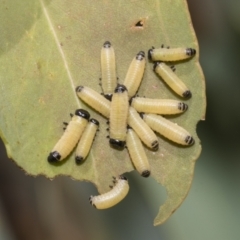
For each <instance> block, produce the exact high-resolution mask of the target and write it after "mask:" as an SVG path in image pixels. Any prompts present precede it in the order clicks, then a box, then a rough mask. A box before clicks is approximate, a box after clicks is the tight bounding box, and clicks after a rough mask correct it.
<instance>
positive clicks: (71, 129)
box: [48, 109, 90, 162]
mask: <svg viewBox="0 0 240 240" xmlns="http://www.w3.org/2000/svg"><path fill="white" fill-rule="evenodd" d="M89 117H90V114H89V113H88V112H87V111H86V110H83V109H78V110H76V112H75V115H74V116H73V117H72V119H71V121H70V122H69V123H68V125H67V128H66V130H65V131H64V133H63V135H62V137H61V138H60V139H59V141H58V142H57V144H56V145H55V146H54V148H53V150H52V152H51V153H50V154H49V156H48V161H49V162H59V161H62V160H63V159H64V158H66V157H67V156H68V155H69V154H70V152H71V151H72V150H73V148H74V147H75V146H76V144H77V142H78V140H79V139H80V137H81V135H82V133H83V131H84V129H85V127H86V126H87V123H88V119H89Z"/></svg>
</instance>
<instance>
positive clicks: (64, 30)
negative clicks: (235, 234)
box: [0, 0, 206, 225]
mask: <svg viewBox="0 0 240 240" xmlns="http://www.w3.org/2000/svg"><path fill="white" fill-rule="evenodd" d="M0 3H1V9H0V20H1V25H0V32H1V38H0V54H1V55H0V83H1V95H0V109H1V117H0V132H1V137H2V139H3V141H4V143H5V146H6V149H7V153H8V156H9V157H10V158H12V159H13V160H14V161H15V162H16V164H17V165H18V166H19V167H21V168H22V169H24V171H26V173H27V174H30V175H33V176H37V175H45V176H46V177H47V178H51V179H52V178H54V177H55V176H58V175H66V176H70V177H72V178H74V179H77V180H85V181H90V182H92V183H93V184H95V185H96V187H97V188H98V191H99V192H100V193H103V192H106V191H108V190H109V184H110V183H111V178H112V176H117V175H119V174H123V173H125V172H130V171H133V170H134V167H133V165H132V163H131V160H130V159H129V155H128V153H127V151H126V150H124V151H117V150H114V149H112V148H110V147H109V143H108V139H107V138H106V136H107V135H108V132H107V131H106V128H107V124H106V119H104V118H103V117H102V116H100V115H99V114H98V113H97V112H95V111H94V110H93V109H90V108H89V107H88V106H87V105H85V104H84V103H82V102H81V101H80V100H79V99H78V97H77V95H76V93H75V87H76V86H78V85H84V86H88V87H91V88H93V89H95V90H96V91H98V92H101V88H100V86H99V77H100V76H101V71H100V50H101V47H102V44H103V43H104V42H105V41H106V40H108V41H110V42H111V43H112V45H113V47H114V49H115V54H116V64H117V76H118V77H119V82H123V80H124V77H125V74H126V72H127V69H128V66H129V64H130V62H131V61H132V59H133V57H134V56H135V55H136V54H137V53H138V52H139V51H140V50H142V51H145V53H147V51H148V49H149V48H151V47H152V46H155V47H160V46H161V45H162V44H164V45H165V46H170V47H192V48H195V49H196V50H197V55H196V56H195V57H194V58H192V59H190V60H187V61H182V62H179V63H177V64H175V66H176V69H177V70H176V74H177V75H178V76H179V77H180V78H181V79H183V81H184V82H185V83H186V85H187V86H188V87H189V88H190V89H191V91H192V95H193V96H192V98H191V99H189V100H185V101H184V102H186V103H187V104H188V106H189V109H188V111H187V112H185V113H183V114H181V115H176V116H173V117H171V118H170V119H171V120H172V121H174V122H176V123H178V124H179V125H180V126H182V127H184V128H186V129H187V130H188V131H189V132H190V133H191V134H192V135H193V136H194V138H195V141H196V142H195V144H194V145H193V146H191V147H182V146H179V145H177V144H174V143H172V142H170V141H168V140H167V139H165V138H163V137H161V136H159V143H160V149H159V151H157V152H152V151H150V150H148V149H146V153H147V156H148V158H149V161H150V164H151V169H152V173H151V177H153V178H154V179H155V180H156V181H157V182H159V183H160V184H162V185H163V186H165V188H166V190H167V194H168V197H167V200H166V202H165V203H164V205H163V206H161V208H160V211H159V213H158V215H157V217H156V219H155V221H154V224H155V225H159V224H161V223H163V222H164V221H165V220H166V219H167V218H168V217H169V216H170V215H171V214H172V213H173V212H174V211H175V210H176V209H177V208H178V207H179V205H180V204H181V203H182V201H183V200H184V198H185V197H186V195H187V193H188V191H189V188H190V186H191V182H192V178H193V173H194V166H195V161H196V159H197V158H198V156H199V154H200V152H201V145H200V140H199V139H198V137H197V133H196V125H197V123H198V121H200V120H201V119H203V118H204V114H205V107H206V100H205V83H204V77H203V74H202V71H201V68H200V65H199V63H198V56H199V48H198V43H197V40H196V36H195V33H194V31H193V28H192V25H191V19H190V16H189V13H188V8H187V4H186V1H185V0H174V1H170V0H155V1H143V0H142V1H126V0H123V1H118V0H111V1H109V0H92V1H86V0H72V1H66V0H62V1H57V0H39V1H30V0H28V1H2V0H1V1H0ZM152 68H153V64H152V63H151V62H149V61H147V66H146V69H145V73H144V78H143V81H142V85H141V87H140V89H139V93H138V94H139V95H140V96H146V97H151V98H170V99H180V98H179V97H178V96H177V95H176V94H174V93H173V92H172V91H171V89H169V88H168V87H167V85H166V84H165V83H164V82H163V81H162V80H161V79H160V78H159V77H158V76H157V75H156V74H155V73H154V72H153V70H152ZM78 108H84V109H87V110H88V111H89V112H90V113H91V116H92V117H94V118H96V119H98V120H99V121H100V131H99V132H98V133H97V136H96V139H95V141H94V143H93V146H92V150H91V152H90V154H89V156H88V158H87V159H86V161H85V162H84V163H83V164H82V165H80V166H77V165H76V164H75V161H74V152H73V153H72V154H71V156H69V157H68V158H67V159H66V160H64V161H63V162H62V163H61V164H59V165H51V164H49V163H48V162H47V156H48V154H49V152H50V151H51V150H52V148H53V146H54V145H55V143H56V142H57V141H58V139H59V138H60V137H61V135H62V134H63V129H62V128H63V124H62V122H63V121H69V120H70V116H69V114H70V113H73V112H74V111H75V109H78ZM130 190H131V182H130ZM125 201H127V200H125Z"/></svg>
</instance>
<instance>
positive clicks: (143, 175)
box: [141, 170, 151, 177]
mask: <svg viewBox="0 0 240 240" xmlns="http://www.w3.org/2000/svg"><path fill="white" fill-rule="evenodd" d="M150 174H151V172H150V171H149V170H145V171H143V172H142V174H141V176H142V177H149V176H150Z"/></svg>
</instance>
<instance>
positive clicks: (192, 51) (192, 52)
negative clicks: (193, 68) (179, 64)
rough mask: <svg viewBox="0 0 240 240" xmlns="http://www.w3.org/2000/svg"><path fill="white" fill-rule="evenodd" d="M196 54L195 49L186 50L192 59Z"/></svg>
mask: <svg viewBox="0 0 240 240" xmlns="http://www.w3.org/2000/svg"><path fill="white" fill-rule="evenodd" d="M195 54H196V50H195V49H193V48H187V49H186V55H188V56H190V57H192V56H194V55H195Z"/></svg>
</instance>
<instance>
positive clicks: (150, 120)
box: [143, 114, 195, 145]
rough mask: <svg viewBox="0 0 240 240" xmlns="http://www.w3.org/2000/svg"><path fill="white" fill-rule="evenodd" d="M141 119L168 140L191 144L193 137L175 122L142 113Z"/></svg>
mask: <svg viewBox="0 0 240 240" xmlns="http://www.w3.org/2000/svg"><path fill="white" fill-rule="evenodd" d="M143 120H144V121H145V122H146V123H147V124H148V125H149V126H150V127H151V128H152V129H153V130H154V131H156V132H158V133H160V134H161V135H163V136H164V137H166V138H168V139H169V140H171V141H173V142H175V143H178V144H181V145H192V144H194V142H195V141H194V139H193V137H192V136H191V134H190V133H189V132H188V131H187V130H185V129H184V128H182V127H180V126H178V125H177V124H176V123H173V122H171V121H169V120H168V119H166V118H164V117H162V116H160V115H155V114H143Z"/></svg>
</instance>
